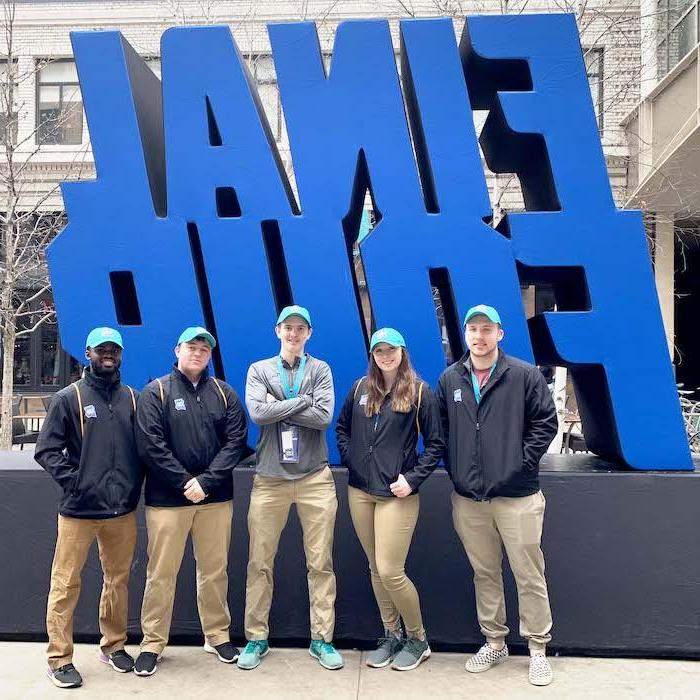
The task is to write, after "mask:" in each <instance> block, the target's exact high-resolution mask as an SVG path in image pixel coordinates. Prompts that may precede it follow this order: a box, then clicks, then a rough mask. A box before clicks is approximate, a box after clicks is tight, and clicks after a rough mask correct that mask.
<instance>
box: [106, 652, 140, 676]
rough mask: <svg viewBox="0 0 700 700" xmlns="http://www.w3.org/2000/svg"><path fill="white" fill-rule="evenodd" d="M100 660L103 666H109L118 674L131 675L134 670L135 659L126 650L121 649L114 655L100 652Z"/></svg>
mask: <svg viewBox="0 0 700 700" xmlns="http://www.w3.org/2000/svg"><path fill="white" fill-rule="evenodd" d="M98 658H99V660H100V661H101V662H102V663H103V664H109V665H110V666H111V667H112V668H113V669H114V670H115V671H116V672H117V673H129V672H130V671H133V670H134V657H133V656H131V655H130V654H127V653H126V651H124V649H119V651H115V652H114V654H103V653H102V652H100V655H99V657H98Z"/></svg>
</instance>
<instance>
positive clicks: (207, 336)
mask: <svg viewBox="0 0 700 700" xmlns="http://www.w3.org/2000/svg"><path fill="white" fill-rule="evenodd" d="M195 338H203V339H204V340H206V341H207V343H209V347H210V348H212V349H213V348H215V347H216V339H215V338H214V336H213V335H212V334H211V333H210V332H209V331H208V330H207V329H206V328H202V326H190V327H189V328H185V330H184V331H182V333H180V337H179V338H178V339H177V344H178V345H180V343H189V342H190V340H194V339H195Z"/></svg>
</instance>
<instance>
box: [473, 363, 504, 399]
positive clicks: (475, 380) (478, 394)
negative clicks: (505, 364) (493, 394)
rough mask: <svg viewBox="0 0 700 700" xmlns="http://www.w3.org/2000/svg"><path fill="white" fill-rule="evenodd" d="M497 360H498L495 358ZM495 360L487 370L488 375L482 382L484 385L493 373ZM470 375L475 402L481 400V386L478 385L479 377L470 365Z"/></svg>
mask: <svg viewBox="0 0 700 700" xmlns="http://www.w3.org/2000/svg"><path fill="white" fill-rule="evenodd" d="M496 362H498V360H496ZM496 362H494V363H493V364H492V365H491V369H490V370H489V374H488V377H486V381H485V382H484V385H486V384H487V383H488V381H489V379H491V374H492V373H493V370H494V368H495V367H496ZM471 375H472V387H474V398H475V399H476V402H477V403H480V402H481V387H480V386H479V378H478V377H477V376H476V372H475V371H474V368H473V367H472V371H471Z"/></svg>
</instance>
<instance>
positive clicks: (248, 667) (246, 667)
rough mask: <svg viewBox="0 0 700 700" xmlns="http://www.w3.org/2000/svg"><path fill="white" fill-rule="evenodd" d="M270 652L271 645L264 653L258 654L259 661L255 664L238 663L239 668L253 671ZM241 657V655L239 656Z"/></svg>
mask: <svg viewBox="0 0 700 700" xmlns="http://www.w3.org/2000/svg"><path fill="white" fill-rule="evenodd" d="M269 653H270V647H267V649H265V651H264V652H263V653H262V654H258V663H256V664H255V666H241V665H240V664H236V665H237V666H238V668H240V669H241V671H252V670H254V669H256V668H257V667H258V666H260V664H261V663H262V660H263V659H264V658H265V657H266V656H267V655H268V654H269ZM239 658H240V657H239Z"/></svg>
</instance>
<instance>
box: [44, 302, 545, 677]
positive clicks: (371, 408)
mask: <svg viewBox="0 0 700 700" xmlns="http://www.w3.org/2000/svg"><path fill="white" fill-rule="evenodd" d="M464 329H465V339H466V343H467V353H466V354H465V356H464V357H462V358H461V359H460V360H459V361H458V362H456V363H454V364H453V365H451V366H450V367H448V368H447V370H445V372H444V373H443V374H442V376H441V377H440V380H439V382H438V386H437V389H436V391H435V392H433V391H432V390H431V388H430V386H428V384H427V383H425V382H423V381H422V380H421V379H420V378H419V377H418V376H417V374H416V372H415V370H414V369H413V367H412V365H411V361H410V357H409V353H408V350H407V348H406V343H405V341H404V338H403V337H402V335H401V334H400V333H399V332H398V331H397V330H395V329H392V328H382V329H380V330H378V331H377V332H376V333H374V335H373V336H372V338H371V341H370V359H369V367H368V370H367V375H366V376H363V377H361V378H360V379H358V380H357V381H356V382H355V383H354V384H353V386H352V387H351V389H350V391H349V392H348V395H347V398H346V399H345V402H344V404H343V406H342V409H341V411H340V414H339V417H338V420H337V423H336V436H337V443H338V449H339V452H340V456H341V461H342V464H343V465H344V466H346V467H347V469H348V480H349V486H348V501H349V505H350V515H351V518H352V522H353V525H354V527H355V530H356V533H357V536H358V539H359V540H360V543H361V545H362V548H363V550H364V552H365V554H366V556H367V560H368V563H369V570H370V577H371V582H372V588H373V591H374V594H375V597H376V600H377V605H378V608H379V612H380V616H381V620H382V625H383V629H384V632H383V636H382V637H381V638H380V639H379V643H378V645H377V648H376V649H374V650H373V651H371V652H370V653H369V654H368V656H367V664H368V665H369V666H372V667H375V668H379V667H383V666H388V665H390V664H391V666H392V668H394V669H396V670H402V671H407V670H411V669H414V668H416V667H417V666H418V665H419V664H420V663H421V662H422V661H424V660H425V659H427V658H428V657H429V656H430V646H429V643H428V640H427V636H426V631H425V627H424V623H423V617H422V613H421V607H420V601H419V595H418V592H417V590H416V587H415V586H414V584H413V583H412V581H411V580H410V579H409V578H408V577H407V576H406V572H405V563H406V558H407V555H408V550H409V547H410V543H411V540H412V537H413V533H414V530H415V527H416V523H417V520H418V515H419V507H420V506H419V502H420V496H419V489H420V486H421V484H422V483H423V482H424V481H425V479H426V478H428V477H429V476H430V474H431V473H432V471H433V470H434V469H435V468H436V467H437V466H438V464H439V462H440V460H441V459H442V460H444V464H445V467H446V469H447V471H448V473H449V475H450V477H451V479H452V481H453V484H454V489H455V490H454V493H453V495H452V515H453V522H454V526H455V530H456V531H457V534H458V535H459V538H460V540H461V541H462V544H463V546H464V549H465V551H466V554H467V557H468V559H469V562H470V563H471V566H472V568H473V570H474V584H475V590H476V604H477V615H478V619H479V623H480V627H481V631H482V633H483V635H484V637H485V640H486V643H485V644H484V645H483V646H482V647H481V649H479V651H478V652H477V653H476V654H475V655H474V656H472V657H471V658H470V659H469V661H468V662H467V664H466V670H467V671H469V672H472V673H477V672H480V671H485V670H487V669H489V668H491V667H492V666H494V665H495V664H497V663H499V662H501V661H503V660H505V659H506V658H507V657H508V648H507V646H506V644H505V639H506V636H507V634H508V632H509V630H508V627H507V626H506V611H505V598H504V592H503V579H502V548H503V547H505V550H506V553H507V556H508V559H509V562H510V565H511V569H512V570H513V574H514V577H515V581H516V585H517V589H518V600H519V608H520V633H521V635H522V636H523V637H524V638H525V639H526V640H527V641H528V644H529V648H530V654H531V658H530V668H529V680H530V682H531V683H533V684H534V685H547V684H548V683H550V682H551V680H552V669H551V666H550V664H549V662H548V660H547V657H546V654H545V650H546V645H547V643H548V642H549V641H550V639H551V637H550V630H551V626H552V618H551V612H550V608H549V599H548V594H547V585H546V582H545V577H544V558H543V555H542V551H541V548H540V539H541V534H542V523H543V517H544V509H545V501H544V496H543V495H542V492H541V491H540V489H539V482H538V465H539V461H540V458H541V457H542V455H543V454H544V453H545V452H546V450H547V448H548V446H549V444H550V442H551V441H552V439H553V438H554V436H555V434H556V431H557V418H556V412H555V409H554V404H553V402H552V399H551V396H550V393H549V391H548V388H547V385H546V382H545V380H544V378H543V376H542V375H541V373H540V372H539V370H538V369H537V367H535V366H533V365H530V364H527V363H525V362H522V361H520V360H517V359H515V358H512V357H510V356H508V355H506V354H505V353H504V352H503V351H502V350H501V349H500V348H499V347H498V343H499V342H500V340H501V339H502V338H503V334H504V331H503V328H502V324H501V319H500V317H499V315H498V312H497V311H496V310H495V309H494V308H493V307H489V306H485V305H478V306H475V307H472V308H471V309H470V310H469V311H468V312H467V314H466V316H465V319H464ZM275 333H276V335H277V338H278V339H279V341H280V352H279V354H277V355H275V356H274V357H271V358H269V359H266V360H261V361H259V362H256V363H254V364H253V365H252V366H251V367H250V368H249V370H248V375H247V379H246V394H245V404H246V408H247V410H248V414H249V416H250V419H251V420H252V421H253V422H254V423H255V424H257V425H258V426H260V434H259V438H258V442H257V445H256V456H255V464H256V472H257V473H256V475H255V478H254V482H253V488H252V492H251V497H250V507H249V511H248V533H249V542H250V544H249V557H248V567H247V580H246V603H245V622H244V626H245V635H246V639H247V643H246V646H245V648H244V649H243V650H242V651H240V652H239V650H238V649H236V648H235V647H234V646H233V644H232V643H231V640H230V632H229V629H230V624H231V616H230V613H229V608H228V602H227V597H228V572H227V567H228V556H229V546H230V540H231V519H232V513H233V482H232V473H231V472H232V469H233V468H234V467H235V466H236V465H237V464H239V463H240V462H241V461H242V459H243V457H244V456H245V454H246V451H247V422H246V414H245V411H244V409H243V407H242V405H241V402H240V400H239V398H238V396H237V394H236V392H235V391H234V390H233V389H232V388H231V387H230V386H229V385H228V384H227V383H226V382H223V381H221V380H218V379H216V378H214V377H212V376H210V374H209V372H208V366H209V363H210V359H211V353H212V350H213V348H214V347H215V346H216V340H215V338H214V337H213V336H212V335H211V333H209V332H208V331H207V330H206V329H205V328H202V327H190V328H187V329H185V330H184V331H183V333H182V334H181V335H180V337H179V338H178V341H177V344H176V347H175V356H176V363H175V365H174V367H173V369H172V371H171V372H170V374H169V375H166V376H163V377H160V378H158V379H156V380H154V381H152V382H150V383H149V384H148V385H147V386H146V387H145V388H144V389H143V391H142V392H141V394H140V395H139V394H138V393H137V392H136V391H135V390H134V389H132V388H131V387H128V386H126V385H124V384H122V383H121V381H120V374H119V368H120V365H121V357H122V351H123V342H122V338H121V335H120V334H119V332H118V331H116V330H114V329H111V328H97V329H94V330H93V331H92V332H91V333H90V334H89V335H88V337H87V340H86V352H85V355H86V359H87V360H88V362H89V366H87V367H86V369H85V372H84V375H83V378H82V379H80V380H79V381H78V382H76V383H75V384H72V385H70V386H68V387H66V388H65V389H62V390H61V391H59V392H58V393H57V394H56V396H55V397H54V399H53V400H52V402H51V405H50V407H49V410H48V413H47V416H46V419H45V422H44V425H43V427H42V430H41V434H40V436H39V439H38V442H37V449H36V453H35V455H36V459H37V461H38V462H39V464H41V466H43V467H44V468H45V469H46V470H47V471H48V472H49V473H50V474H51V475H52V476H53V478H54V479H55V480H56V482H57V483H58V484H59V486H60V487H61V488H62V490H63V497H62V500H61V504H60V508H59V515H58V538H57V542H56V550H55V555H54V560H53V566H52V570H51V586H50V592H49V597H48V605H47V621H46V624H47V632H48V636H49V646H48V665H49V668H48V676H49V678H50V679H51V681H52V682H53V683H54V684H55V685H56V686H58V687H60V688H73V687H77V686H80V685H81V684H82V678H81V676H80V674H79V673H78V671H77V669H76V668H75V666H74V665H73V663H72V661H73V641H72V635H73V614H74V611H75V607H76V604H77V601H78V596H79V593H80V578H81V572H82V569H83V566H84V564H85V561H86V558H87V555H88V551H89V549H90V546H91V544H92V542H93V541H94V540H95V539H97V542H98V547H99V555H100V562H101V565H102V571H103V579H104V580H103V588H102V595H101V599H100V611H99V624H100V631H101V634H102V638H101V640H100V656H99V659H100V660H101V661H102V662H103V663H105V664H109V665H110V666H111V667H112V668H114V670H116V671H119V672H122V673H126V672H130V671H132V670H133V671H134V672H135V673H136V674H137V675H139V676H150V675H153V674H154V673H155V672H156V670H157V668H158V666H157V664H158V661H159V660H160V657H161V654H162V652H163V650H164V649H165V647H166V645H167V643H168V637H169V632H170V623H171V619H172V612H173V604H174V596H175V585H176V580H177V575H178V571H179V569H180V566H181V564H182V559H183V555H184V549H185V544H186V542H187V539H188V536H189V537H191V539H192V545H193V550H194V556H195V562H196V571H197V606H198V611H199V617H200V621H201V625H202V631H203V633H204V639H205V644H204V650H205V651H207V652H209V653H212V654H214V655H216V657H217V658H218V659H219V660H220V661H222V662H224V663H229V664H232V663H234V662H237V664H238V667H239V668H242V669H247V670H251V669H254V668H256V667H257V666H258V665H259V664H260V663H261V660H262V659H263V658H264V657H265V656H266V655H267V654H268V652H269V645H268V637H269V624H268V619H269V612H270V606H271V603H272V592H273V567H274V560H275V555H276V553H277V549H278V545H279V539H280V536H281V533H282V530H283V529H284V527H285V525H286V522H287V518H288V514H289V510H290V507H291V505H292V504H295V505H296V509H297V514H298V516H299V520H300V522H301V526H302V530H303V543H304V553H305V556H306V563H307V569H308V588H309V602H310V631H311V644H310V646H309V653H310V655H311V656H312V657H314V658H316V659H317V660H318V661H319V663H320V664H321V665H322V666H323V667H324V668H327V669H331V670H332V669H339V668H341V667H342V666H343V658H342V656H341V654H340V653H339V652H338V650H337V649H336V648H335V647H334V645H333V634H334V625H335V598H336V580H335V573H334V568H333V535H334V529H335V519H336V511H337V507H338V501H337V497H336V489H335V482H334V479H333V475H332V473H331V470H330V469H329V466H328V448H327V444H326V437H325V435H326V430H327V429H328V427H329V426H330V424H331V422H332V417H333V413H334V396H335V392H334V388H333V379H332V375H331V370H330V368H329V366H328V364H326V363H325V362H324V361H322V360H320V359H317V358H315V357H312V356H311V355H309V354H308V353H307V352H306V351H305V348H306V343H307V342H308V340H309V339H310V337H311V335H312V324H311V317H310V314H309V312H308V310H307V309H305V308H304V307H301V306H288V307H286V308H285V309H283V310H282V312H281V313H280V315H279V318H278V319H277V323H276V325H275ZM419 438H422V444H423V449H422V451H421V452H420V454H419V453H418V451H417V450H418V445H419ZM144 477H145V489H144V494H145V505H146V508H145V512H146V526H147V532H148V566H147V572H146V587H145V591H144V596H143V604H142V611H141V628H142V632H143V640H142V642H141V647H140V653H139V655H138V657H137V658H136V660H134V659H133V658H132V657H131V656H130V655H129V654H128V653H127V652H126V650H125V648H124V647H125V643H126V638H127V609H128V608H127V601H128V580H129V572H130V568H131V564H132V559H133V554H134V548H135V544H136V517H135V510H136V506H137V504H138V501H139V498H140V495H141V488H142V484H143V480H144Z"/></svg>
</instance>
